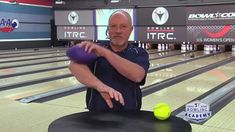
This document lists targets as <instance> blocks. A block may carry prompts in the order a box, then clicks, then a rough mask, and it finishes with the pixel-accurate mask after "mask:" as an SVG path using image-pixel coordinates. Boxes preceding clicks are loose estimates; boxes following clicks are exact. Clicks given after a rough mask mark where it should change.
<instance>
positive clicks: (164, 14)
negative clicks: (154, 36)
mask: <svg viewBox="0 0 235 132" xmlns="http://www.w3.org/2000/svg"><path fill="white" fill-rule="evenodd" d="M168 19H169V13H168V11H167V9H166V8H164V7H158V8H156V9H155V10H153V12H152V20H153V21H154V23H156V24H157V25H163V24H165V23H166V22H167V20H168Z"/></svg>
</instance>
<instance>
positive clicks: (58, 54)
mask: <svg viewBox="0 0 235 132" xmlns="http://www.w3.org/2000/svg"><path fill="white" fill-rule="evenodd" d="M62 55H63V56H65V55H66V54H65V53H63V52H58V53H51V54H41V55H36V56H22V57H21V56H19V57H14V58H1V60H0V63H1V62H5V61H19V60H22V59H37V58H43V57H55V56H62Z"/></svg>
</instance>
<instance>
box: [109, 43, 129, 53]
mask: <svg viewBox="0 0 235 132" xmlns="http://www.w3.org/2000/svg"><path fill="white" fill-rule="evenodd" d="M110 45H111V48H112V50H113V51H114V52H121V51H123V50H125V49H126V48H127V46H128V43H127V44H125V45H123V46H118V45H113V44H112V43H111V44H110Z"/></svg>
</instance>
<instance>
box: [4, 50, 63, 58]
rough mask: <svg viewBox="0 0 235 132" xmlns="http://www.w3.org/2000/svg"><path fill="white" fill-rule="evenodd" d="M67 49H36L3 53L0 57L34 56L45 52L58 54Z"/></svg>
mask: <svg viewBox="0 0 235 132" xmlns="http://www.w3.org/2000/svg"><path fill="white" fill-rule="evenodd" d="M65 51H66V50H65V49H63V50H51V51H34V52H26V53H21V54H14V53H12V54H2V55H0V58H4V57H5V58H12V57H20V56H30V55H31V56H34V55H43V54H52V53H53V54H56V53H65Z"/></svg>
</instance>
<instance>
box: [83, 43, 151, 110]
mask: <svg viewBox="0 0 235 132" xmlns="http://www.w3.org/2000/svg"><path fill="white" fill-rule="evenodd" d="M103 46H104V47H106V48H108V49H110V50H112V49H111V46H110V45H103ZM116 54H118V55H119V56H121V57H123V58H125V59H127V60H130V61H132V62H134V63H136V64H138V65H140V66H141V67H143V69H144V70H145V72H146V74H147V71H148V68H149V55H148V53H147V52H146V51H145V50H144V49H143V48H139V47H136V46H134V45H132V44H129V45H128V47H127V48H126V49H125V50H123V51H121V52H116ZM89 67H90V69H91V71H93V73H94V74H95V76H96V77H97V78H98V79H99V80H101V81H102V82H103V83H104V84H106V85H108V86H110V87H112V88H114V89H116V90H117V91H119V92H121V94H122V95H123V98H124V102H125V106H122V105H121V104H120V103H119V102H116V101H115V100H113V105H114V108H113V109H112V110H114V111H125V110H140V108H141V104H142V101H141V100H142V94H141V90H140V85H144V83H145V78H146V76H145V78H144V79H143V80H142V81H141V82H139V83H136V82H133V81H131V80H129V79H127V78H126V77H124V76H122V75H121V74H120V73H118V71H117V70H116V69H115V68H114V67H113V66H112V65H111V64H110V63H109V62H108V61H107V60H106V59H105V58H104V57H99V58H98V59H97V60H96V62H94V63H93V64H91V65H89ZM129 68H130V69H131V67H129ZM86 103H87V108H88V109H89V110H90V111H106V110H110V108H109V107H108V105H107V104H106V102H105V100H104V99H103V98H102V96H101V95H100V93H99V92H98V91H96V90H95V89H92V88H88V89H87V95H86Z"/></svg>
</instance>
